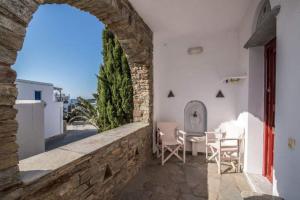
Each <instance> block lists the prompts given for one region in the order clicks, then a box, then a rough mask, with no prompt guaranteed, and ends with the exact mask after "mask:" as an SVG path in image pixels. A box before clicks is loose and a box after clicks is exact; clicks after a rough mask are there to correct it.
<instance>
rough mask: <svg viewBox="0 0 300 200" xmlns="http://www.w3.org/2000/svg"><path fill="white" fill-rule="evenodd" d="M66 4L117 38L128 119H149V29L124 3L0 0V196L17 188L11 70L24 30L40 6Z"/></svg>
mask: <svg viewBox="0 0 300 200" xmlns="http://www.w3.org/2000/svg"><path fill="white" fill-rule="evenodd" d="M48 3H49V4H51V3H61V4H62V3H66V4H69V5H71V6H74V7H76V8H78V9H80V10H83V11H86V12H89V13H91V14H92V15H94V16H96V17H97V18H98V19H99V20H101V21H102V22H103V23H105V24H106V25H107V26H108V27H109V29H110V30H111V31H113V32H114V34H115V35H116V36H117V37H118V39H119V41H120V43H121V46H122V47H123V49H124V50H125V52H126V54H127V57H128V61H129V64H130V67H131V71H132V77H133V83H134V121H136V122H138V121H143V122H148V123H150V124H151V120H152V102H153V97H152V96H153V94H152V93H153V89H152V70H153V69H152V68H153V67H152V51H153V46H152V37H153V35H152V31H151V30H150V28H149V27H148V26H147V25H146V24H145V23H144V21H143V20H142V18H141V17H140V16H139V15H138V13H137V12H136V11H135V10H134V8H133V7H132V6H131V4H130V3H129V2H128V1H127V0H0V114H1V115H0V160H1V162H0V192H1V191H2V193H3V191H6V190H9V189H10V188H12V187H15V186H16V185H18V184H20V180H19V169H18V162H19V160H18V156H17V151H18V146H17V144H16V133H17V128H18V125H17V122H16V120H15V116H16V113H17V111H16V110H15V109H14V108H13V106H14V104H15V100H16V96H17V89H16V86H15V83H14V82H15V79H16V72H15V71H14V70H12V69H11V65H13V64H14V63H15V61H16V57H17V52H18V51H19V50H20V49H21V48H22V45H23V41H24V37H25V34H26V27H27V26H28V24H29V22H30V20H31V18H32V16H33V14H34V12H35V11H36V10H37V9H38V7H39V5H41V4H48Z"/></svg>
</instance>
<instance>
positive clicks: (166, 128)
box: [157, 122, 178, 142]
mask: <svg viewBox="0 0 300 200" xmlns="http://www.w3.org/2000/svg"><path fill="white" fill-rule="evenodd" d="M177 128H178V124H177V123H176V122H158V123H157V129H158V131H161V132H162V133H163V134H164V135H163V136H162V140H163V141H166V142H175V141H176V140H177V135H176V130H177Z"/></svg>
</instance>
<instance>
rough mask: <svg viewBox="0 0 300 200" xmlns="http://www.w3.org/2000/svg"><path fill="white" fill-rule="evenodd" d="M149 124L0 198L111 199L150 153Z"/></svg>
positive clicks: (141, 165) (33, 199) (29, 199)
mask: <svg viewBox="0 0 300 200" xmlns="http://www.w3.org/2000/svg"><path fill="white" fill-rule="evenodd" d="M150 132H151V128H150V126H146V127H145V128H142V129H139V130H138V131H136V132H134V133H131V134H129V135H128V136H126V137H124V138H121V139H119V140H116V141H115V142H113V143H111V144H109V145H107V146H104V147H102V148H100V149H98V150H97V151H96V152H93V153H90V154H87V155H86V156H83V157H81V158H80V159H77V160H75V161H74V162H71V163H69V164H68V165H66V166H63V167H61V168H59V169H58V170H56V171H53V172H50V173H49V174H47V175H46V176H44V177H42V178H40V179H38V180H35V181H34V182H32V183H29V184H28V185H19V187H18V189H17V190H12V191H11V193H7V194H6V196H5V197H4V196H3V200H6V199H7V200H12V199H22V200H27V199H28V200H35V199H43V200H48V199H51V200H52V199H53V200H58V199H63V200H75V199H88V200H94V199H95V200H96V199H97V200H99V199H101V200H106V199H115V197H116V196H117V195H118V193H119V191H120V190H121V189H122V188H123V187H124V186H125V184H126V183H127V182H128V181H129V180H130V179H131V178H132V177H133V176H135V175H136V174H137V172H138V171H139V169H140V168H141V167H143V165H144V164H145V163H146V161H147V159H149V157H150V154H151V153H150V152H151V151H150V148H151V145H150V138H149V137H150V134H149V133H150Z"/></svg>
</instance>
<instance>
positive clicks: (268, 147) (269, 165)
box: [263, 38, 276, 183]
mask: <svg viewBox="0 0 300 200" xmlns="http://www.w3.org/2000/svg"><path fill="white" fill-rule="evenodd" d="M270 49H271V50H273V51H274V52H273V53H275V55H273V56H275V58H274V57H271V58H270V57H269V54H268V51H270ZM270 59H274V60H273V61H272V60H270ZM264 60H265V64H264V65H265V66H264V67H265V71H264V74H265V75H264V79H265V81H264V153H263V175H264V176H265V177H266V178H267V179H268V180H269V181H270V182H271V183H272V182H273V167H274V141H275V103H276V102H275V99H276V38H274V39H272V40H271V41H270V42H269V43H268V44H266V45H265V56H264ZM270 62H272V64H270ZM268 83H269V84H270V87H269V88H267V87H268ZM268 93H270V94H268ZM268 97H269V98H271V100H270V99H269V98H268ZM268 100H269V102H268ZM272 109H273V111H272ZM270 110H271V111H270ZM270 112H271V113H270ZM270 121H273V122H271V123H272V124H271V127H270Z"/></svg>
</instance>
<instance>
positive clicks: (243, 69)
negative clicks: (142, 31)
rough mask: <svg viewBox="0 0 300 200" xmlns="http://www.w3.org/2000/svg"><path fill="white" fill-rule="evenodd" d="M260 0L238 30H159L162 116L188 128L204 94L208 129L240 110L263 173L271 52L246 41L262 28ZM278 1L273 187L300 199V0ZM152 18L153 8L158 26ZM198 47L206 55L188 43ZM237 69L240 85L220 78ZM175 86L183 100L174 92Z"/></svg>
mask: <svg viewBox="0 0 300 200" xmlns="http://www.w3.org/2000/svg"><path fill="white" fill-rule="evenodd" d="M260 2H261V1H260V0H251V3H249V4H248V5H249V6H248V10H247V11H246V12H244V17H243V18H242V20H241V23H240V25H239V27H238V28H237V29H235V28H230V29H228V30H227V31H225V30H222V31H220V30H218V29H217V28H216V29H215V30H218V31H215V32H214V33H213V34H211V33H210V34H209V35H208V34H205V31H204V32H201V33H199V34H198V33H197V31H194V32H192V31H189V32H188V33H182V34H173V33H172V31H168V30H164V29H159V26H157V27H156V31H155V32H154V121H177V122H179V123H180V125H181V127H182V128H183V117H184V115H183V110H184V107H185V105H186V103H187V102H189V101H190V100H200V101H202V102H203V103H204V104H205V105H206V107H207V111H208V129H213V128H215V127H216V126H217V125H218V124H219V123H220V122H222V121H227V120H231V119H234V118H236V117H237V116H239V115H240V118H242V119H243V121H244V125H245V127H246V144H245V145H246V147H245V172H247V173H255V174H262V168H263V140H264V138H263V131H264V130H263V121H264V57H263V56H264V50H263V48H262V47H261V48H251V49H250V50H247V49H244V48H243V45H244V44H245V43H246V41H247V40H248V39H249V38H250V36H251V34H252V33H253V31H254V28H255V24H256V21H257V12H258V10H259V5H260ZM271 3H272V6H274V5H278V4H279V3H280V4H281V11H280V14H279V16H278V21H277V24H278V26H277V29H278V30H277V31H278V32H277V40H278V41H277V81H276V84H277V86H276V130H275V134H276V136H275V137H276V138H275V154H274V155H275V159H274V162H275V163H274V169H275V170H274V184H273V191H274V194H278V195H280V196H282V197H284V198H285V199H287V200H290V199H291V200H294V199H299V197H300V191H299V185H300V174H299V173H298V171H297V170H298V168H299V167H300V159H299V155H300V150H299V139H300V134H299V133H298V130H299V123H300V120H299V114H298V113H300V108H299V107H298V106H297V105H298V104H299V102H300V94H299V92H298V88H297V86H299V85H300V78H299V77H300V67H299V66H298V65H299V64H300V56H299V52H300V26H299V22H300V1H299V0H271ZM203 5H204V6H203V7H205V4H203ZM207 9H208V7H207ZM152 17H153V16H152V15H151V14H149V13H147V15H146V18H148V20H149V22H150V24H151V20H153V19H152ZM153 18H154V17H153ZM195 18H196V17H195ZM155 19H156V18H155ZM207 23H208V24H209V22H207ZM192 24H193V26H197V25H196V24H197V23H192ZM176 25H177V24H176ZM215 25H216V24H215ZM178 27H180V24H179V25H178ZM199 27H201V26H199ZM199 31H200V30H199ZM192 46H202V47H203V48H204V53H203V54H201V55H193V56H191V55H188V54H187V52H186V51H187V48H188V47H192ZM236 74H248V79H247V80H246V81H242V82H240V83H239V84H237V85H225V84H221V83H220V80H221V79H222V77H224V76H227V75H236ZM219 89H221V90H223V92H224V94H225V97H226V98H225V99H216V98H215V95H216V93H217V91H218V90H219ZM170 90H172V91H173V92H174V94H175V98H167V95H168V92H169V91H170ZM289 138H290V139H295V140H296V146H295V149H290V148H288V140H289Z"/></svg>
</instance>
